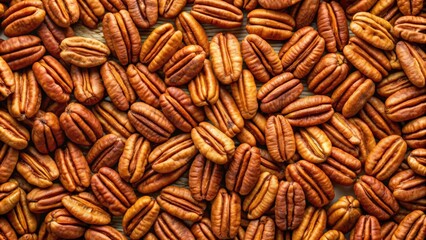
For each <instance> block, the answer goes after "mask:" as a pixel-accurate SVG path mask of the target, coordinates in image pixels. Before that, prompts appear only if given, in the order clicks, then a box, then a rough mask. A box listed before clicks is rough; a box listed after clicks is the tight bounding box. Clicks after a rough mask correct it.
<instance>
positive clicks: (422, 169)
mask: <svg viewBox="0 0 426 240" xmlns="http://www.w3.org/2000/svg"><path fill="white" fill-rule="evenodd" d="M407 162H408V165H410V168H411V169H412V170H413V171H414V172H415V173H417V174H419V175H422V176H426V149H424V148H419V149H414V150H413V151H412V152H411V153H410V154H409V155H408V157H407Z"/></svg>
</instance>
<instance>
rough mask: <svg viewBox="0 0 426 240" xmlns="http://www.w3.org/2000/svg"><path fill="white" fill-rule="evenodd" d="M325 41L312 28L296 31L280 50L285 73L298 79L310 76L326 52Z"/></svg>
mask: <svg viewBox="0 0 426 240" xmlns="http://www.w3.org/2000/svg"><path fill="white" fill-rule="evenodd" d="M324 48H325V41H324V39H323V38H322V37H321V36H319V34H318V32H317V31H316V30H315V29H313V28H312V27H304V28H301V29H299V30H298V31H296V32H295V33H294V34H293V36H292V37H291V38H290V40H289V41H288V42H286V43H285V44H284V45H283V46H282V47H281V49H280V52H279V57H280V58H281V63H282V65H283V69H284V71H287V72H291V73H293V74H294V76H295V77H296V78H303V77H305V76H307V75H308V73H309V72H310V70H311V69H312V68H313V67H314V65H315V64H316V63H317V62H318V61H319V60H320V58H321V55H322V54H323V52H324Z"/></svg>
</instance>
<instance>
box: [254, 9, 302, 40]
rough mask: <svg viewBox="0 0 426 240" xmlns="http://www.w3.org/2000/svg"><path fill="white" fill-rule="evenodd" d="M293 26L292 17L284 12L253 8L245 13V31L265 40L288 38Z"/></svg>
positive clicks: (291, 33) (294, 23) (294, 24)
mask: <svg viewBox="0 0 426 240" xmlns="http://www.w3.org/2000/svg"><path fill="white" fill-rule="evenodd" d="M295 26H296V22H295V21H294V19H293V18H292V17H291V16H290V15H288V14H287V13H284V12H279V11H273V10H268V9H254V10H253V11H250V12H249V13H248V14H247V25H246V30H247V32H248V33H250V34H257V35H259V36H260V37H262V38H263V39H265V40H286V39H289V38H291V36H292V35H293V32H292V31H293V29H294V27H295Z"/></svg>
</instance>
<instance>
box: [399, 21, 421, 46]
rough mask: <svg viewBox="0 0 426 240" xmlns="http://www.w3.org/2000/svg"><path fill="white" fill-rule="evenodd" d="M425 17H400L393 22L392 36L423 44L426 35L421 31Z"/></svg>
mask: <svg viewBox="0 0 426 240" xmlns="http://www.w3.org/2000/svg"><path fill="white" fill-rule="evenodd" d="M425 23H426V16H402V17H400V18H398V19H397V20H396V21H395V24H394V28H393V32H392V33H393V34H394V35H395V36H397V37H400V38H402V39H404V40H406V41H409V42H413V43H419V44H425V43H426V34H425V33H424V32H423V31H422V29H423V26H424V24H425Z"/></svg>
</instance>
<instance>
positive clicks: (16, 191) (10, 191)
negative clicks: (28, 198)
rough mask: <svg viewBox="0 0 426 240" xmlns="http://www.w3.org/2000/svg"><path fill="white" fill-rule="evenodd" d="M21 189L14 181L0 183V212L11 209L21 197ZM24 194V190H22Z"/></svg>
mask: <svg viewBox="0 0 426 240" xmlns="http://www.w3.org/2000/svg"><path fill="white" fill-rule="evenodd" d="M21 192H23V191H21V189H20V188H19V184H18V183H17V182H15V181H10V182H5V183H2V184H0V194H1V195H0V203H1V205H0V214H1V215H3V214H6V213H8V212H9V211H11V210H12V209H13V208H15V206H16V205H17V204H18V202H19V201H20V199H21ZM24 194H25V192H24ZM23 197H25V196H23Z"/></svg>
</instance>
